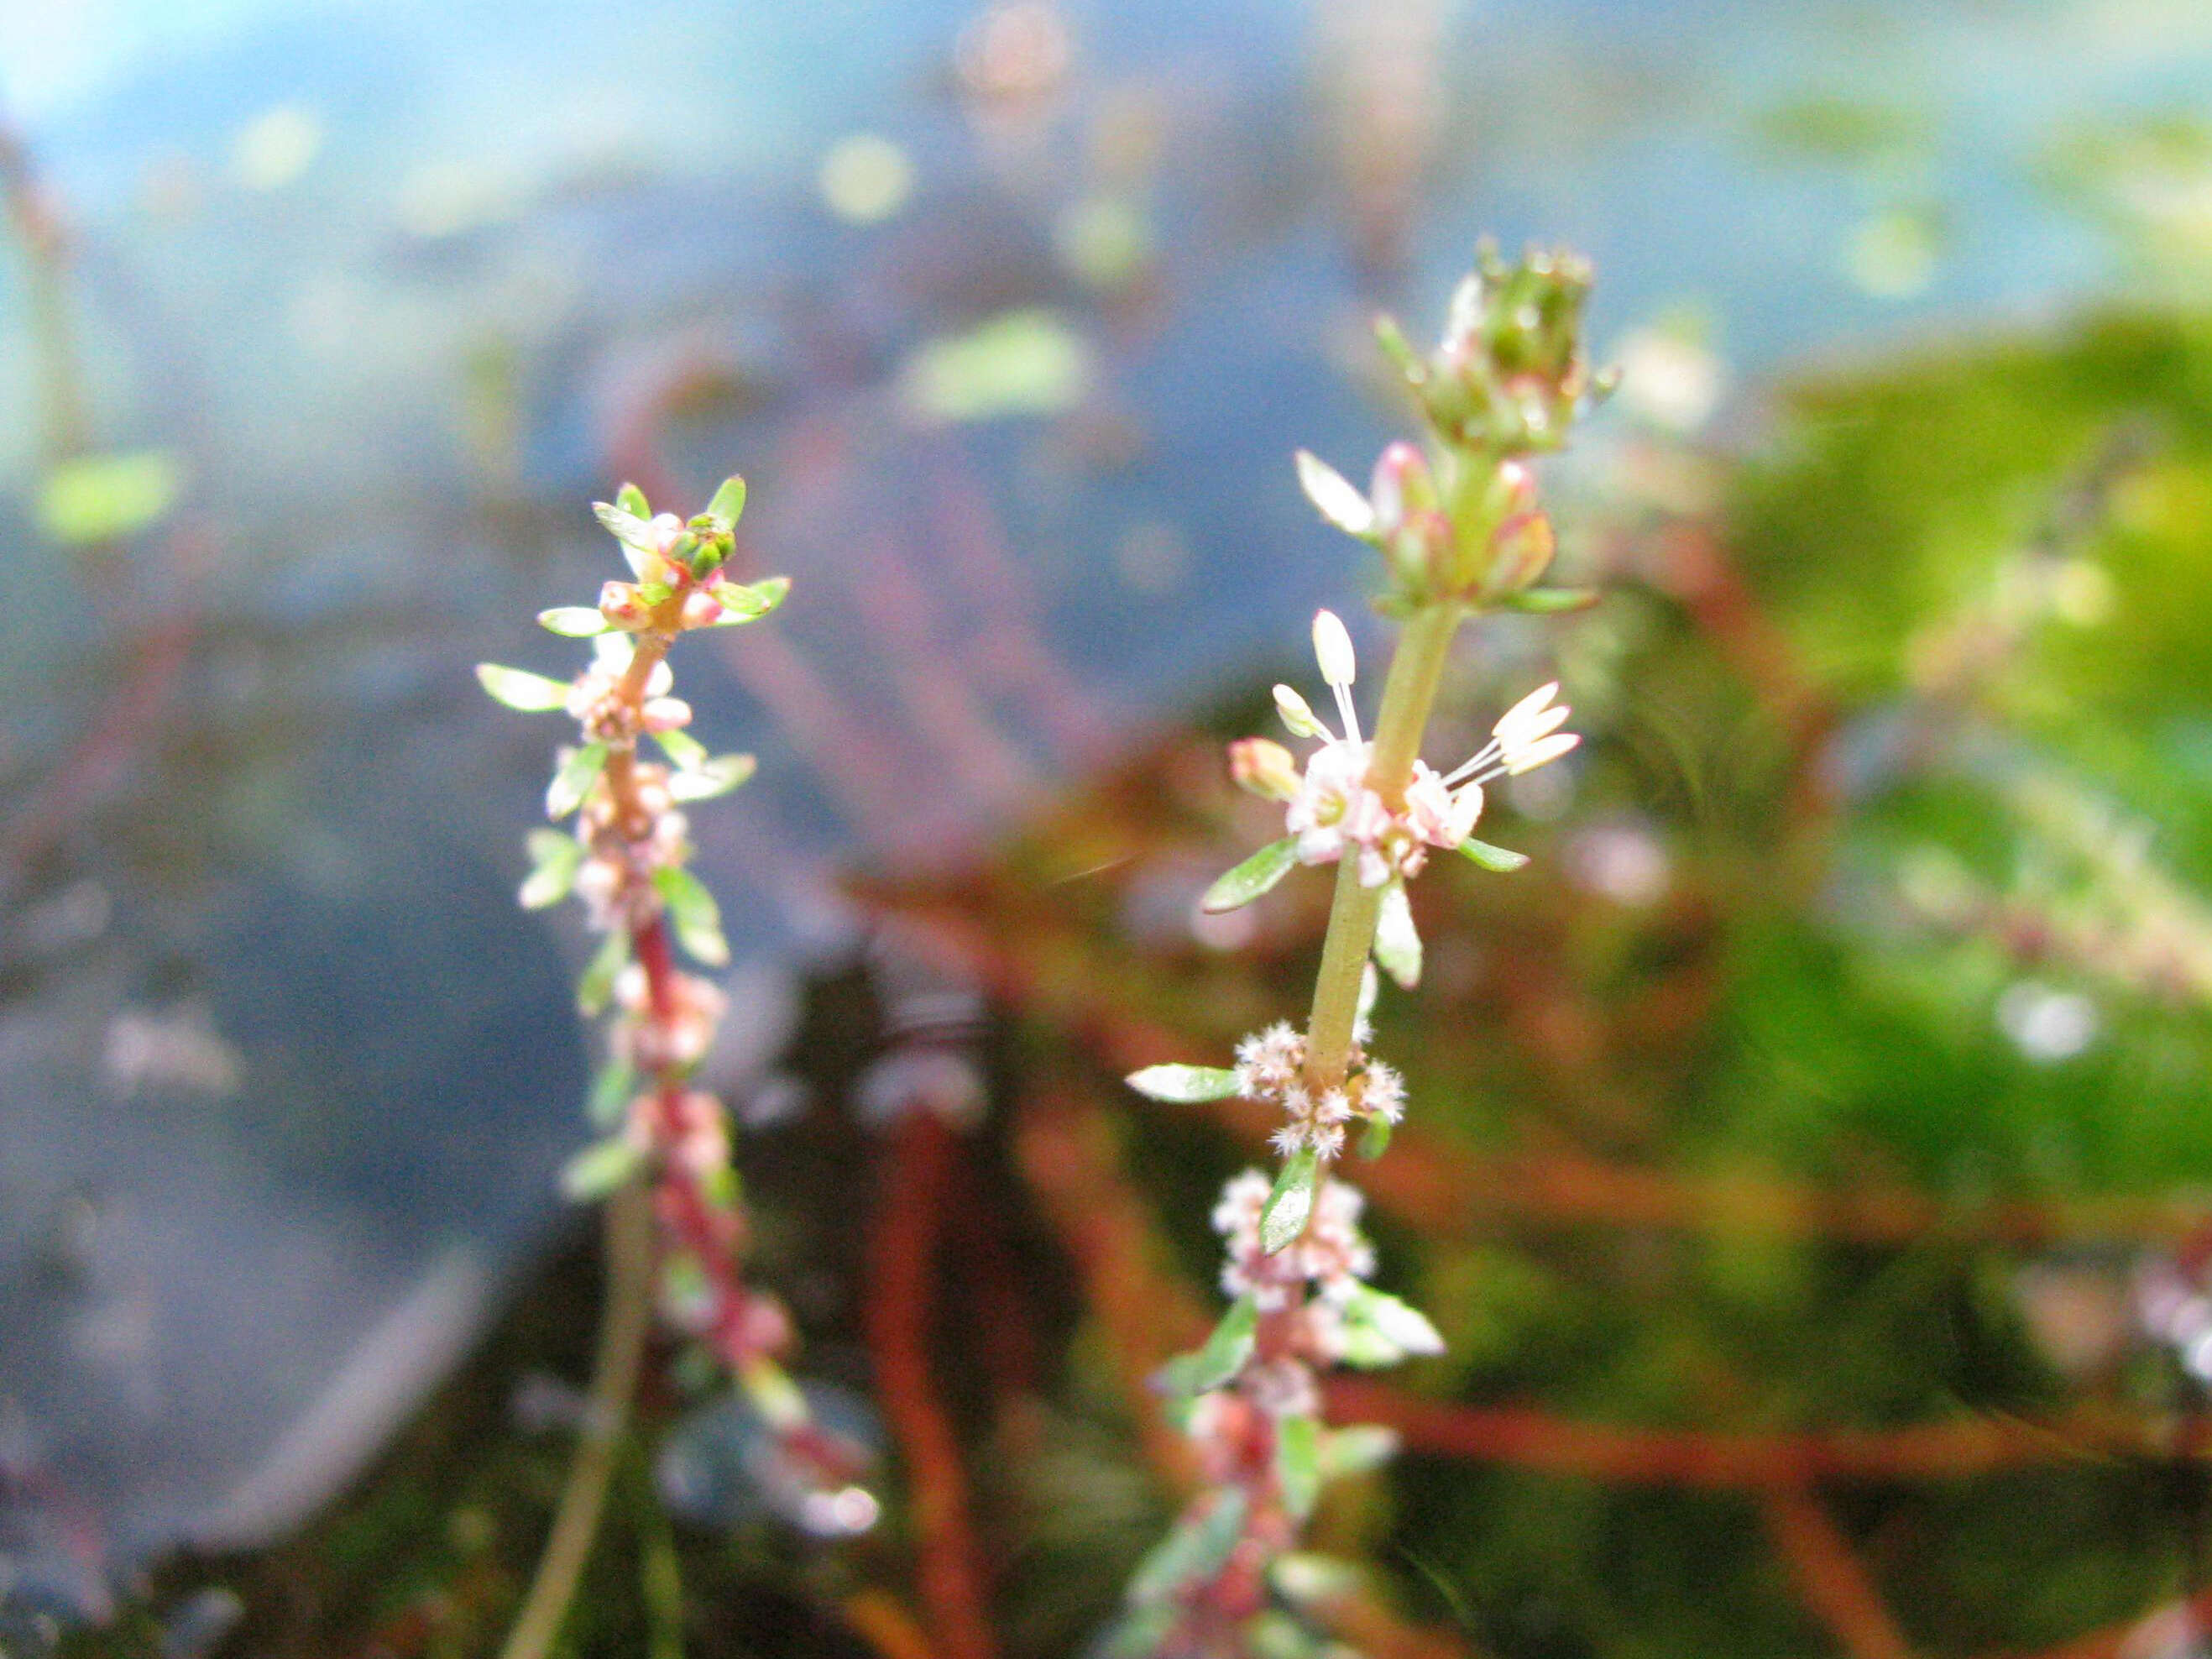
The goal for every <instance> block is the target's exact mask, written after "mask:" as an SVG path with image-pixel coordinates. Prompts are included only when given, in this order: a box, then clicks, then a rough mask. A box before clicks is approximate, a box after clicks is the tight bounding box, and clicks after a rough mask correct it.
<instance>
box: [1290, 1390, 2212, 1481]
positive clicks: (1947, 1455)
mask: <svg viewBox="0 0 2212 1659" xmlns="http://www.w3.org/2000/svg"><path fill="white" fill-rule="evenodd" d="M1323 1394H1324V1396H1325V1397H1326V1399H1327V1401H1328V1415H1329V1417H1330V1418H1331V1419H1332V1420H1334V1421H1337V1422H1346V1423H1377V1424H1381V1425H1383V1426H1384V1427H1385V1428H1389V1429H1392V1430H1395V1431H1396V1433H1397V1435H1398V1437H1399V1438H1400V1439H1401V1441H1402V1442H1403V1443H1405V1444H1406V1445H1407V1447H1409V1448H1410V1449H1413V1450H1415V1451H1421V1452H1427V1453H1429V1454H1431V1455H1436V1456H1443V1457H1465V1458H1470V1459H1474V1460H1478V1461H1480V1462H1496V1463H1510V1464H1512V1465H1514V1466H1515V1467H1516V1468H1530V1469H1540V1470H1542V1471H1545V1472H1546V1473H1548V1474H1562V1475H1574V1476H1579V1477H1584V1478H1588V1479H1590V1480H1607V1481H1614V1482H1621V1483H1628V1484H1637V1485H1650V1486H1692V1487H1699V1488H1702V1489H1705V1490H1708V1491H1723V1492H1728V1491H1735V1492H1742V1491H1758V1492H1765V1491H1766V1490H1768V1489H1770V1488H1771V1487H1772V1486H1775V1485H1776V1484H1777V1483H1778V1482H1789V1481H1796V1482H1799V1483H1801V1484H1802V1483H1804V1482H1808V1481H1820V1480H1862V1481H1894V1480H1962V1479H1966V1478H1968V1477H1972V1476H1976V1475H1987V1474H1996V1473H1997V1472H1999V1471H2001V1470H2004V1469H2010V1468H2022V1467H2027V1466H2031V1465H2036V1464H2051V1463H2069V1462H2076V1463H2078V1462H2105V1461H2109V1460H2111V1459H2113V1458H2145V1459H2150V1458H2170V1459H2185V1460H2187V1461H2189V1462H2212V1419H2204V1418H2199V1419H2191V1420H2186V1421H2182V1422H2175V1423H2161V1422H2151V1421H2147V1420H2144V1419H2136V1418H2131V1417H2127V1416H2124V1415H2123V1414H2121V1413H2115V1412H2105V1411H2091V1410H2087V1409H2081V1410H2075V1411H2072V1412H2069V1413H2065V1414H2064V1415H2063V1416H2059V1417H2055V1418H2050V1419H2042V1420H2036V1419H2026V1418H2007V1417H1961V1418H1954V1419H1948V1420H1946V1421H1942V1422H1936V1423H1916V1424H1912V1425H1908V1426H1906V1427H1903V1428H1895V1429H1848V1428H1838V1429H1806V1430H1799V1431H1795V1432H1783V1433H1774V1434H1761V1433H1751V1432H1736V1431H1708V1430H1699V1429H1650V1428H1640V1427H1637V1426H1635V1425H1628V1424H1618V1423H1589V1422H1583V1421H1580V1420H1577V1419H1573V1418H1565V1417H1558V1416H1554V1415H1553V1413H1549V1412H1547V1411H1545V1410H1542V1409H1541V1408H1540V1407H1530V1406H1460V1405H1455V1404H1452V1403H1451V1402H1449V1401H1440V1400H1425V1399H1422V1398H1421V1397H1419V1395H1410V1394H1406V1393H1403V1392H1401V1390H1399V1389H1394V1388H1391V1387H1389V1385H1387V1384H1384V1383H1376V1382H1372V1381H1370V1380H1368V1379H1367V1378H1364V1377H1352V1376H1333V1377H1331V1378H1330V1379H1328V1383H1327V1384H1326V1386H1325V1387H1324V1389H1323Z"/></svg>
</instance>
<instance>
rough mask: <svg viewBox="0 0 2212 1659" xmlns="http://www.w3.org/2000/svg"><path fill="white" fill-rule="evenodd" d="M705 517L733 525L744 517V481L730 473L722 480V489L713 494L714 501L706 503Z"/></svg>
mask: <svg viewBox="0 0 2212 1659" xmlns="http://www.w3.org/2000/svg"><path fill="white" fill-rule="evenodd" d="M707 516H708V518H710V519H720V520H724V521H726V522H727V523H729V524H732V525H734V524H736V523H737V521H738V520H739V519H742V518H744V516H745V481H744V479H743V478H741V477H738V475H737V474H736V473H734V472H733V473H732V474H731V475H730V476H729V477H726V478H725V479H723V480H722V487H721V488H720V489H717V490H716V491H715V492H714V500H713V501H708V503H707Z"/></svg>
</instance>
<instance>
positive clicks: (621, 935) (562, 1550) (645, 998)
mask: <svg viewBox="0 0 2212 1659" xmlns="http://www.w3.org/2000/svg"><path fill="white" fill-rule="evenodd" d="M744 503H745V483H744V479H742V478H738V477H732V478H730V479H728V480H726V482H725V483H723V484H722V486H721V488H720V489H718V490H716V491H715V492H714V498H713V499H712V500H711V501H708V504H707V508H706V510H705V511H704V512H703V513H700V514H698V515H697V516H696V517H695V518H692V519H690V520H681V519H678V517H676V516H675V515H674V514H673V513H659V514H655V513H653V512H652V510H651V508H650V507H649V506H648V505H647V501H646V499H645V496H644V495H643V493H642V492H641V491H640V490H639V489H637V488H636V487H635V485H630V484H625V485H623V488H622V489H621V490H620V491H618V492H617V495H616V498H615V500H614V501H612V502H611V503H610V502H606V501H599V502H594V503H593V504H592V510H593V511H594V512H595V513H597V514H598V515H599V521H600V522H601V523H602V524H604V525H605V526H606V527H607V529H608V530H609V531H611V532H612V533H613V535H614V537H615V539H616V540H617V542H618V543H619V544H621V546H622V550H623V558H624V560H625V561H626V562H628V564H629V569H630V573H631V576H632V580H629V581H621V580H610V581H608V582H607V583H606V584H605V586H603V587H602V588H601V589H600V592H599V603H598V604H597V605H565V606H560V607H557V608H556V609H553V610H550V611H545V612H544V613H543V614H542V615H540V616H539V617H538V622H539V623H540V624H541V625H542V626H544V628H545V629H548V630H549V631H550V632H552V633H555V634H558V635H563V636H565V637H568V638H572V639H588V640H590V641H592V660H591V662H590V663H589V664H588V665H586V667H585V668H584V669H583V670H582V671H580V672H579V673H578V674H576V676H575V677H574V678H572V679H568V680H557V679H553V678H548V677H546V676H544V675H541V674H535V673H532V672H529V671H526V670H523V669H519V668H507V667H503V666H501V665H497V664H494V663H484V664H482V665H479V666H478V667H477V678H479V679H480V680H481V681H482V682H483V688H484V690H486V691H487V692H489V694H490V695H491V696H492V697H493V698H494V699H495V700H496V701H498V702H501V703H503V704H505V705H506V706H507V708H514V709H520V710H523V711H525V712H529V713H556V712H565V713H566V714H568V715H569V716H570V717H572V718H573V719H574V720H575V721H576V722H577V726H578V741H577V742H576V743H574V744H570V745H566V746H563V747H562V749H561V750H560V751H559V754H558V757H557V759H556V763H555V766H554V771H553V779H552V781H551V783H550V785H549V786H548V787H547V789H546V793H545V812H546V816H547V817H550V818H551V819H552V820H553V821H554V822H555V823H564V822H571V821H572V822H573V828H572V829H536V830H532V832H531V834H530V837H529V850H530V858H531V870H530V873H529V875H528V877H527V878H526V879H525V880H524V882H523V884H522V887H521V890H520V900H521V902H522V903H523V904H524V905H525V906H526V907H527V908H532V909H537V908H544V907H545V906H548V905H552V904H556V903H558V902H561V901H562V899H564V898H567V897H569V896H574V897H576V898H577V899H579V900H580V902H582V904H583V907H584V911H585V915H586V921H587V923H588V925H589V927H591V928H592V931H594V932H596V933H599V934H601V935H603V936H604V943H603V944H602V945H601V946H600V948H599V951H598V952H597V954H596V955H594V956H593V957H592V960H591V963H590V964H589V965H588V966H587V967H586V969H584V972H583V975H582V978H581V979H580V981H579V982H578V984H577V987H576V1004H577V1007H578V1009H579V1010H580V1012H582V1013H583V1014H584V1015H585V1016H586V1018H604V1019H605V1047H606V1059H605V1066H604V1068H603V1069H602V1070H601V1071H600V1073H599V1077H598V1079H597V1081H596V1082H595V1083H594V1085H592V1093H591V1099H590V1113H591V1116H592V1121H593V1123H594V1125H595V1126H596V1127H598V1128H599V1130H600V1131H601V1137H600V1139H598V1140H596V1141H594V1142H593V1143H592V1145H590V1146H586V1148H585V1149H584V1150H583V1151H582V1152H580V1153H578V1154H577V1155H576V1157H575V1158H574V1160H573V1161H571V1162H570V1164H568V1168H567V1170H565V1171H564V1172H563V1175H562V1186H563V1187H564V1188H565V1189H566V1190H567V1192H568V1194H569V1195H570V1196H571V1197H572V1198H575V1199H578V1200H600V1199H604V1200H607V1201H608V1208H607V1261H608V1278H609V1281H610V1291H609V1294H608V1297H607V1308H606V1313H605V1320H604V1323H603V1325H602V1328H601V1334H600V1346H599V1360H598V1368H597V1373H596V1376H595V1377H594V1380H593V1384H592V1409H591V1412H590V1413H589V1415H588V1416H587V1417H586V1420H585V1423H584V1425H583V1443H582V1445H581V1447H580V1449H579V1451H578V1453H577V1455H576V1459H575V1462H574V1467H573V1470H572V1473H571V1475H570V1478H569V1481H568V1488H567V1491H566V1492H565V1493H564V1495H563V1497H562V1504H561V1508H560V1512H559V1514H558V1516H556V1520H555V1523H554V1528H553V1533H552V1537H551V1541H550V1542H549V1544H548V1545H547V1547H546V1552H545V1555H544V1560H543V1562H542V1563H541V1565H540V1567H539V1570H538V1577H537V1579H536V1581H535V1583H533V1584H532V1589H531V1591H530V1595H529V1596H528V1598H527V1599H526V1601H525V1603H524V1605H523V1607H522V1610H521V1612H520V1614H519V1615H518V1617H517V1619H516V1621H515V1625H514V1628H513V1634H512V1636H511V1637H510V1638H509V1640H508V1644H507V1659H532V1656H535V1655H538V1654H541V1653H543V1652H544V1651H545V1650H547V1649H548V1648H549V1647H550V1644H551V1643H552V1640H553V1638H554V1637H555V1636H556V1634H557V1632H558V1629H559V1626H560V1622H561V1619H562V1614H563V1613H565V1611H566V1609H567V1607H568V1602H569V1601H570V1599H571V1597H572V1596H573V1595H574V1587H575V1582H576V1578H577V1575H578V1573H579V1572H580V1570H581V1567H582V1565H583V1561H584V1558H585V1557H586V1554H587V1553H589V1550H590V1547H591V1541H592V1534H593V1532H594V1531H595V1530H596V1528H597V1525H598V1519H599V1510H600V1508H601V1506H602V1504H603V1503H604V1500H605V1492H606V1486H607V1481H608V1479H609V1477H610V1475H611V1472H612V1467H613V1458H614V1449H615V1446H616V1443H617V1441H618V1440H619V1438H620V1435H621V1431H622V1428H623V1421H624V1419H625V1416H626V1413H627V1410H628V1406H629V1397H630V1395H631V1392H632V1389H633V1388H634V1386H635V1380H636V1375H637V1370H638V1364H639V1359H640V1357H641V1352H642V1350H643V1346H644V1342H645V1338H646V1334H647V1328H648V1326H649V1325H650V1324H651V1314H652V1308H653V1302H654V1301H655V1299H656V1292H657V1300H658V1303H659V1309H660V1311H661V1314H662V1316H663V1319H664V1320H665V1322H666V1323H668V1324H669V1325H670V1326H671V1327H672V1328H674V1329H675V1330H676V1331H678V1333H680V1334H682V1335H684V1337H687V1338H689V1339H690V1340H692V1341H694V1342H696V1344H697V1345H698V1346H700V1347H701V1348H702V1349H703V1350H705V1351H706V1352H708V1354H710V1355H711V1356H712V1358H714V1360H715V1361H716V1362H718V1363H719V1364H720V1366H722V1367H723V1368H725V1369H726V1370H727V1372H728V1373H729V1375H730V1376H732V1378H733V1379H734V1380H735V1381H736V1383H737V1384H738V1387H739V1388H740V1389H742V1391H743V1392H744V1395H745V1396H746V1398H747V1399H748V1401H750V1405H751V1407H752V1408H753V1410H754V1411H755V1412H756V1413H757V1414H758V1416H759V1418H760V1419H761V1420H762V1421H763V1423H764V1424H765V1425H767V1426H768V1428H769V1431H770V1433H771V1435H772V1436H773V1437H774V1441H775V1456H774V1458H773V1460H772V1462H771V1467H770V1468H769V1469H768V1471H767V1472H768V1473H769V1474H770V1476H771V1478H772V1479H775V1480H780V1481H781V1482H782V1483H784V1484H786V1485H787V1486H789V1487H790V1488H791V1489H792V1490H791V1491H790V1492H788V1493H787V1494H786V1496H787V1497H788V1498H790V1500H791V1507H793V1509H795V1510H798V1511H799V1512H800V1513H801V1514H803V1515H805V1516H807V1517H808V1518H809V1519H810V1522H811V1524H813V1529H814V1530H816V1531H820V1532H835V1531H839V1530H853V1529H855V1528H857V1527H858V1526H861V1525H865V1524H866V1522H867V1521H868V1520H872V1518H873V1516H874V1514H875V1505H874V1502H873V1500H872V1498H868V1496H867V1495H866V1493H865V1492H861V1491H860V1489H858V1488H857V1487H855V1486H853V1484H852V1480H853V1477H854V1475H855V1474H857V1473H858V1472H859V1465H860V1459H859V1457H858V1455H857V1454H856V1453H855V1451H854V1449H853V1448H851V1447H850V1446H849V1445H848V1444H846V1443H843V1442H842V1441H841V1440H839V1439H837V1438H836V1437H834V1436H832V1435H829V1434H828V1433H826V1432H825V1431H823V1430H822V1429H821V1428H819V1427H818V1426H817V1425H816V1424H815V1422H814V1421H813V1419H812V1418H811V1413H809V1410H808V1407H807V1403H806V1401H805V1396H804V1395H802V1394H801V1393H800V1391H799V1388H798V1386H797V1385H796V1384H795V1383H793V1381H792V1379H791V1378H790V1376H788V1375H787V1373H786V1372H785V1370H783V1368H782V1366H781V1364H780V1363H779V1362H780V1360H781V1356H782V1355H783V1354H784V1352H786V1351H787V1349H788V1348H789V1346H790V1345H791V1340H792V1326H791V1321H790V1318H789V1316H787V1314H786V1313H785V1311H784V1310H783V1307H782V1305H781V1304H780V1303H778V1302H777V1301H776V1300H775V1298H774V1297H771V1296H769V1295H768V1294H766V1293H765V1292H763V1291H758V1290H757V1289H755V1288H753V1287H752V1286H750V1285H748V1284H746V1282H745V1281H744V1278H743V1276H742V1273H741V1272H740V1266H739V1264H740V1262H741V1261H742V1259H743V1256H744V1248H745V1241H746V1225H745V1214H744V1204H743V1201H742V1196H741V1192H740V1188H739V1185H738V1176H737V1173H736V1171H735V1170H734V1169H733V1168H732V1164H731V1161H730V1134H729V1124H728V1119H727V1115H726V1112H725V1111H724V1109H723V1107H722V1103H721V1102H720V1101H719V1100H717V1099H716V1098H715V1097H714V1096H712V1095H710V1094H708V1093H706V1092H704V1091H701V1090H699V1089H697V1088H695V1087H693V1086H692V1079H693V1074H694V1073H695V1072H696V1070H697V1068H698V1066H699V1064H700V1062H701V1061H702V1060H704V1059H705V1058H706V1056H707V1053H708V1048H710V1047H711V1046H712V1044H713V1042H714V1030H715V1026H716V1024H717V1022H718V1021H719V1019H720V1016H721V1013H722V1011H723V1004H724V999H723V995H722V993H721V991H720V989H719V988H718V987H716V986H715V985H714V982H713V981H711V980H709V979H707V978H705V977H703V976H702V975H697V974H693V973H687V972H685V971H684V969H681V968H680V967H679V966H678V957H677V952H678V949H679V948H680V949H681V951H683V952H684V954H686V955H688V956H689V957H690V958H691V959H692V960H693V961H694V962H695V963H699V964H700V965H702V966H704V967H708V968H714V967H720V966H721V965H723V964H724V963H727V962H728V961H729V957H730V951H729V945H728V944H727V942H726V940H725V939H724V938H723V935H722V924H721V917H720V911H719V909H718V908H717V906H716V904H715V902H714V895H713V894H712V893H710V892H709V891H708V889H707V887H706V886H705V884H703V883H702V882H701V881H700V879H699V878H698V877H697V876H696V875H695V874H693V873H692V872H691V870H690V868H689V867H688V866H689V865H690V857H691V850H692V848H691V842H690V826H689V823H688V820H687V819H686V817H685V815H684V812H683V811H682V810H681V809H682V808H683V807H684V806H686V805H690V804H691V803H693V802H696V801H703V800H711V799H715V798H716V797H718V796H721V795H726V794H728V793H730V792H731V791H732V790H734V789H736V788H738V787H739V786H741V785H742V784H744V782H745V781H746V780H747V779H749V778H750V776H751V775H752V774H753V770H754V761H753V757H751V756H750V755H711V754H709V753H708V751H707V750H706V747H705V746H704V745H703V744H701V743H700V742H699V741H698V740H697V739H696V738H693V737H692V736H691V735H690V733H689V732H686V731H685V729H684V728H685V727H686V726H689V725H690V721H691V709H690V705H688V704H687V703H685V702H684V701H683V700H682V699H681V698H678V697H677V696H674V695H673V689H674V683H673V675H672V672H671V669H670V667H669V665H668V662H667V656H668V651H669V647H671V645H673V644H674V643H675V641H676V640H677V638H678V636H679V635H683V634H685V633H690V632H693V631H696V630H698V629H714V628H729V627H736V626H740V625H742V624H744V623H751V622H757V621H758V620H759V619H760V618H762V617H766V616H768V615H769V614H770V613H771V612H773V611H775V609H776V608H777V607H778V606H779V605H781V604H782V603H783V599H784V596H785V594H786V593H787V592H788V591H789V588H790V586H791V584H790V582H789V581H788V580H787V579H786V578H784V577H781V576H771V577H769V578H767V579H765V580H760V581H755V582H750V583H745V582H738V581H732V580H729V578H728V576H727V575H726V572H725V569H724V567H725V565H726V562H727V561H728V559H729V557H730V554H731V550H732V536H733V534H734V532H735V530H736V527H737V522H738V517H739V515H740V514H742V513H743V512H744ZM647 737H650V738H652V739H653V743H654V744H655V745H657V747H658V748H659V751H660V755H661V757H662V758H661V759H660V760H659V761H653V760H647V759H646V758H644V757H642V756H641V754H640V752H639V743H640V741H641V739H642V738H647Z"/></svg>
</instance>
